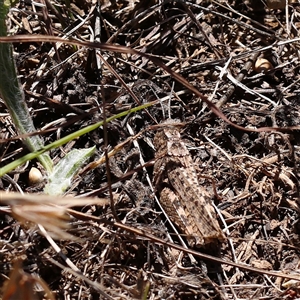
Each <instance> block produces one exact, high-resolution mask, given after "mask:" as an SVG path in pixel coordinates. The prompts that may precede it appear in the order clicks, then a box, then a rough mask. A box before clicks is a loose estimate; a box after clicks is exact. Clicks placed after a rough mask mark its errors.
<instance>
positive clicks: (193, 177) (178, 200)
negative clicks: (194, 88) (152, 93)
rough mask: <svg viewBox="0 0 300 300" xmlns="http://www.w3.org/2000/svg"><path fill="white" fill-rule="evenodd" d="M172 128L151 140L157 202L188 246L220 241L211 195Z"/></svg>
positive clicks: (160, 131) (168, 127)
mask: <svg viewBox="0 0 300 300" xmlns="http://www.w3.org/2000/svg"><path fill="white" fill-rule="evenodd" d="M170 125H171V126H170ZM174 125H176V124H174V123H173V124H166V127H164V128H163V129H162V130H159V131H158V132H157V133H156V135H155V137H154V146H155V148H156V162H155V164H154V184H155V187H156V190H157V191H158V192H159V195H160V203H161V205H162V207H163V208H164V210H165V211H166V213H167V215H168V216H169V218H170V219H171V221H172V222H174V223H175V224H176V225H177V226H178V227H179V229H180V230H181V231H182V232H184V233H185V234H186V235H187V238H188V242H189V245H190V246H200V247H201V246H205V245H207V244H211V243H216V242H217V241H223V240H224V239H225V237H224V234H223V232H222V230H221V228H220V226H219V224H218V222H217V218H216V214H215V211H214V208H213V207H212V205H211V203H210V201H211V200H210V199H211V195H210V194H209V193H208V192H207V190H206V189H205V188H203V187H202V186H201V185H200V183H199V181H198V177H197V173H196V170H195V168H194V163H193V160H192V157H191V156H190V153H189V151H188V149H187V148H186V146H185V144H184V142H183V141H182V140H181V137H180V133H179V131H178V129H177V128H176V127H175V126H174Z"/></svg>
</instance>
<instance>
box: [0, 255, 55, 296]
mask: <svg viewBox="0 0 300 300" xmlns="http://www.w3.org/2000/svg"><path fill="white" fill-rule="evenodd" d="M36 284H39V285H40V286H41V287H42V288H43V290H44V291H45V294H46V295H47V298H46V299H50V300H55V298H54V296H53V294H52V293H51V291H50V289H49V287H48V285H47V284H46V283H45V282H44V281H43V280H42V279H41V278H39V277H36V276H33V275H30V274H28V273H25V272H24V271H23V269H22V268H21V260H17V261H16V262H15V264H14V268H13V270H12V271H11V274H10V276H9V279H8V281H7V282H6V283H5V285H4V289H3V291H4V292H3V297H2V300H20V299H23V300H39V299H40V297H38V296H37V294H36V293H35V292H34V290H35V285H36ZM44 299H45V298H44Z"/></svg>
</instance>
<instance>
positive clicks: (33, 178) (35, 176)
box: [28, 167, 44, 185]
mask: <svg viewBox="0 0 300 300" xmlns="http://www.w3.org/2000/svg"><path fill="white" fill-rule="evenodd" d="M43 179H44V178H43V175H42V173H41V171H40V170H39V169H37V168H35V167H32V168H31V169H30V171H29V174H28V182H29V184H30V185H35V184H38V183H40V182H42V181H43Z"/></svg>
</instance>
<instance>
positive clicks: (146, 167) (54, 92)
mask: <svg viewBox="0 0 300 300" xmlns="http://www.w3.org/2000/svg"><path fill="white" fill-rule="evenodd" d="M275 2H276V1H269V2H267V3H265V2H264V1H262V0H253V1H250V0H249V1H247V0H246V1H245V0H244V1H239V0H237V1H231V0H228V1H225V0H224V1H223V0H220V1H213V0H211V1H201V0H193V1H162V0H149V1H142V0H140V1H136V0H127V1H125V0H115V1H110V0H104V1H101V3H100V6H99V5H97V3H96V1H94V2H91V1H90V0H87V1H77V0H75V1H71V2H70V1H59V0H53V1H50V0H40V1H37V2H32V3H31V1H20V2H18V3H16V4H15V6H14V7H12V9H11V11H10V14H9V16H8V27H9V34H11V35H19V34H22V35H24V34H26V35H31V36H34V35H35V34H44V35H50V36H59V37H63V38H65V39H67V38H72V39H76V40H79V41H91V42H101V43H110V44H114V45H116V46H117V47H116V48H118V46H120V45H121V46H127V47H130V48H132V49H135V50H137V51H140V52H142V53H148V54H153V55H154V56H155V58H156V59H159V60H160V61H161V62H163V63H164V64H165V65H167V66H168V67H169V68H170V69H171V70H172V71H173V72H175V73H177V74H179V75H181V76H182V77H183V78H185V79H186V80H187V81H188V82H189V83H190V84H191V85H192V86H194V87H195V88H196V89H197V90H198V91H199V92H200V93H201V94H202V95H204V96H205V97H207V98H204V97H200V96H201V94H197V95H196V94H195V93H193V92H192V91H191V89H190V88H188V87H187V86H186V85H184V84H183V82H180V80H179V81H178V78H176V75H175V77H174V76H173V75H170V72H167V71H166V70H164V69H163V68H162V67H161V65H159V64H157V61H156V60H154V61H152V60H151V59H149V58H147V57H143V56H141V55H139V54H133V53H131V54H130V53H125V52H124V53H117V52H114V51H104V50H99V49H91V48H87V47H80V46H78V45H67V44H59V43H50V42H49V43H45V42H43V43H39V42H36V41H34V42H29V43H28V42H26V43H25V42H23V43H15V44H14V50H15V52H14V54H15V58H16V64H17V68H18V72H19V77H20V81H21V84H22V87H23V89H24V91H25V95H26V101H27V103H28V106H29V107H30V111H31V114H32V117H33V119H34V123H35V125H36V127H37V128H38V129H39V130H46V129H47V130H49V129H52V131H51V130H50V131H48V132H45V133H44V134H43V138H44V141H45V144H49V143H51V142H53V141H55V140H57V139H59V138H61V137H63V136H66V135H67V134H69V133H71V132H75V131H76V130H79V129H81V128H84V127H85V126H88V125H90V124H93V123H95V122H98V121H100V120H102V119H103V118H104V117H111V116H113V115H115V114H117V113H120V112H122V111H126V110H128V109H130V108H133V107H136V106H138V105H141V104H145V103H148V102H151V101H155V100H158V101H157V103H156V104H154V105H152V106H150V107H148V108H147V109H144V110H142V111H139V112H136V113H132V114H129V115H127V116H125V117H122V118H119V119H117V120H114V121H112V122H110V123H108V124H107V126H106V128H103V127H100V128H99V129H97V130H94V131H92V132H90V133H88V134H86V135H83V136H82V137H80V138H78V139H76V140H74V141H72V142H70V143H68V144H66V145H64V146H63V147H59V148H57V149H55V150H52V151H51V153H50V155H51V157H52V158H53V160H54V161H55V162H57V161H59V160H60V159H61V158H62V157H63V156H64V155H65V154H66V153H68V152H69V151H70V149H72V148H88V147H92V146H96V154H95V155H94V157H93V158H92V159H91V162H96V161H98V160H99V159H100V158H101V157H104V153H105V151H106V150H107V151H111V150H112V149H114V148H115V147H118V149H119V150H120V151H119V152H118V153H116V154H115V155H113V156H112V157H111V158H110V160H109V172H107V165H106V164H105V163H101V164H100V163H99V164H97V166H95V165H94V166H93V167H91V166H90V167H89V168H88V169H86V170H82V171H81V172H80V173H79V174H78V176H77V177H76V178H75V179H74V181H73V182H72V185H71V187H70V189H69V190H68V192H67V193H66V196H70V197H71V196H72V197H75V196H76V197H78V196H80V197H99V198H105V199H107V202H106V203H105V205H82V206H80V207H76V208H74V209H75V210H76V211H77V212H81V213H82V215H76V213H70V219H69V223H70V228H69V229H68V233H70V234H72V235H73V237H76V238H75V239H73V240H68V239H63V238H60V239H56V240H55V242H56V244H57V245H58V246H59V247H60V249H61V251H57V250H55V248H54V247H53V245H50V244H49V242H48V240H47V238H46V237H44V236H43V235H41V234H40V233H39V230H38V228H37V227H36V226H35V227H34V226H23V225H22V226H21V225H20V223H19V222H17V221H16V220H15V219H14V218H13V217H12V216H11V214H10V213H9V209H8V208H7V207H5V206H2V208H1V209H0V211H1V215H0V245H1V250H0V257H1V259H0V271H1V281H0V282H1V285H2V286H4V285H3V284H4V282H5V281H6V279H7V278H8V276H9V274H10V271H11V269H12V267H13V265H14V261H15V259H16V258H19V259H20V260H22V264H23V265H22V268H23V270H24V272H26V274H27V275H25V273H24V274H23V277H22V278H23V279H24V278H25V277H26V276H27V277H26V278H27V281H28V282H32V280H33V279H32V278H33V277H32V276H37V277H40V278H42V279H43V280H44V282H45V283H46V284H47V286H48V287H49V289H50V290H51V291H52V293H53V296H54V297H55V299H299V298H300V290H299V288H298V283H297V281H291V280H288V279H284V278H282V277H277V276H272V275H270V274H267V272H268V271H277V272H279V273H280V274H281V275H282V274H294V275H297V274H298V273H299V258H300V257H299V233H300V232H299V231H300V226H299V206H298V200H299V184H298V178H299V175H300V173H299V171H300V170H299V159H300V155H299V147H300V139H299V130H297V126H298V125H300V113H299V104H300V103H299V100H300V99H299V93H300V88H299V82H300V76H299V66H300V61H299V59H300V47H299V38H298V37H299V30H300V6H299V4H298V3H297V2H295V3H290V4H289V5H286V3H285V1H283V4H282V3H281V4H280V1H278V3H277V2H276V3H275ZM104 62H105V63H104ZM0 71H1V70H0ZM205 101H211V102H212V103H214V104H215V106H213V108H215V113H214V112H212V111H211V105H210V102H205ZM217 109H219V110H220V111H221V112H223V114H224V117H222V115H221V114H219V113H218V110H217ZM225 117H226V118H227V120H226V118H225ZM167 119H173V120H176V121H178V122H180V123H181V124H182V126H181V128H180V133H181V136H182V140H183V142H184V143H185V145H186V147H187V148H188V150H189V152H190V154H191V156H192V158H193V161H194V163H195V168H196V169H197V171H198V176H199V182H200V184H201V187H203V188H205V189H206V190H207V191H208V192H209V193H210V194H211V200H213V201H214V203H215V207H216V210H217V211H218V214H217V215H218V222H219V224H220V227H221V228H222V229H223V231H224V233H225V235H226V240H225V241H224V242H223V243H219V244H217V245H214V247H213V248H211V247H207V246H203V247H202V248H200V249H199V248H194V249H193V250H194V251H197V252H199V253H204V254H211V255H213V256H215V257H218V258H220V259H223V260H226V261H231V262H235V263H237V264H240V265H241V268H239V267H238V266H230V265H227V264H220V263H218V262H214V261H211V260H209V259H204V258H203V257H201V255H200V257H199V256H198V255H197V254H195V253H194V254H191V253H190V254H188V253H187V251H183V250H182V249H179V248H177V249H174V248H172V247H171V246H170V243H174V244H176V245H179V244H180V240H179V239H178V236H176V234H175V232H174V228H172V226H171V225H170V222H169V221H168V219H167V216H165V215H164V214H163V213H162V211H161V209H160V207H159V205H158V200H159V198H160V195H159V194H158V193H156V194H155V192H154V191H153V188H155V187H153V163H154V160H155V159H154V157H155V148H154V147H153V137H154V135H155V132H156V131H157V128H158V127H157V126H154V125H157V124H161V123H162V122H163V121H165V120H167ZM230 122H232V123H234V124H236V125H239V126H240V127H243V128H246V130H242V128H237V127H236V126H234V125H233V124H230ZM0 124H1V125H0V126H1V138H2V139H7V141H6V142H5V143H1V144H0V154H1V165H0V166H1V167H3V166H4V165H6V164H7V163H9V162H11V161H13V160H15V159H16V158H19V157H22V156H23V155H25V154H26V153H28V150H27V149H26V148H25V147H24V146H23V144H22V141H21V140H20V139H16V140H9V139H10V138H12V137H14V136H16V135H17V132H16V130H15V128H14V126H13V124H12V122H11V119H10V117H9V115H8V113H7V109H6V107H5V105H4V103H3V102H2V101H1V100H0ZM262 127H267V128H269V127H276V128H277V129H276V130H273V131H271V130H269V129H266V130H261V131H259V130H256V129H257V128H262ZM289 127H294V128H293V130H290V128H289ZM278 128H279V129H278ZM283 128H288V130H283ZM299 128H300V127H299ZM247 129H248V130H247ZM139 133H140V135H139V136H138V137H136V138H132V139H129V138H130V137H132V136H134V135H136V134H139ZM125 141H128V142H126V143H124V142H125ZM122 143H124V144H122ZM32 166H35V167H40V166H39V164H38V163H37V162H36V161H30V162H29V163H28V164H26V165H23V166H22V167H20V168H18V169H17V170H15V171H14V172H12V173H11V174H8V176H7V177H3V178H0V189H1V190H3V191H23V192H24V193H29V194H32V193H35V194H37V195H39V196H40V197H41V201H42V199H43V196H42V190H43V184H42V185H41V184H40V185H35V186H34V185H33V186H32V185H30V184H29V183H28V172H29V170H30V168H31V167H32ZM203 175H204V176H203ZM214 186H215V187H216V191H217V195H215V194H214V191H213V187H214ZM110 197H113V201H110V200H109V199H110ZM70 199H71V198H70ZM109 202H113V203H114V205H113V206H112V205H111V203H110V204H109ZM87 204H88V203H87ZM24 214H26V212H24ZM83 215H84V216H85V217H83ZM25 218H26V217H25ZM116 218H117V219H118V220H116ZM117 221H118V222H120V223H122V224H123V225H124V227H122V226H116V223H115V222H117ZM175 227H176V226H175ZM179 233H180V234H181V235H182V238H183V241H184V242H186V237H185V234H184V232H182V231H180V230H179ZM147 234H148V235H147ZM151 235H153V236H155V237H156V238H158V240H154V239H153V238H151ZM164 242H165V243H164ZM166 242H167V243H168V244H166ZM63 255H65V257H64V256H63ZM66 258H68V259H69V260H70V261H71V262H72V263H73V264H74V265H75V266H76V267H77V268H78V269H76V268H73V271H72V270H71V269H72V268H71V267H70V265H69V264H68V263H67V262H66ZM245 265H246V266H250V267H254V268H258V269H260V270H261V272H257V271H255V270H252V271H251V270H250V269H248V270H247V268H246V269H245V268H243V266H245ZM16 268H20V266H19V267H16ZM19 270H20V269H19ZM76 272H77V273H76ZM264 272H265V274H264ZM24 276H25V277H24ZM299 278H300V277H299ZM18 281H21V279H20V280H19V279H18V280H15V286H17V289H20V290H21V288H20V286H18ZM25 281H26V280H25ZM33 281H34V280H33ZM22 288H23V289H22V291H24V293H25V291H27V292H28V290H30V289H31V288H32V289H35V290H37V291H36V292H35V293H34V294H33V293H32V292H29V294H30V295H31V296H27V298H26V299H43V292H42V289H41V287H40V286H34V285H29V287H28V286H27V285H25V286H24V285H23V287H22ZM2 290H3V293H4V292H5V291H6V288H5V287H4V288H3V289H2ZM22 295H25V294H22ZM24 297H25V296H21V295H19V298H18V296H16V297H15V298H3V299H21V298H22V299H25V298H24Z"/></svg>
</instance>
